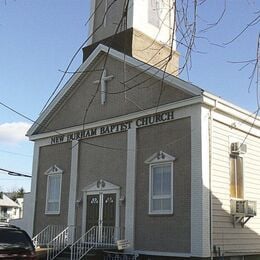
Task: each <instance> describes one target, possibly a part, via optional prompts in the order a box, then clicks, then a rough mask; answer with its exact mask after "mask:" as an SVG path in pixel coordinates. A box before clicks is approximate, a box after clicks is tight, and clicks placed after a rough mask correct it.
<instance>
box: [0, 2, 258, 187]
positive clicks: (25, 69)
mask: <svg viewBox="0 0 260 260" xmlns="http://www.w3.org/2000/svg"><path fill="white" fill-rule="evenodd" d="M90 1H91V0H55V1H54V0H16V1H15V0H0V46H1V48H0V90H1V92H0V102H3V103H5V104H7V105H9V106H11V107H13V108H14V109H16V110H17V111H19V112H20V113H23V114H25V115H27V116H28V117H30V118H32V119H36V118H37V116H38V115H39V113H40V111H41V109H42V107H43V105H44V104H45V102H46V101H47V99H48V97H49V96H50V94H51V93H52V91H53V90H54V89H55V87H56V85H57V83H58V82H59V80H60V78H61V76H62V73H61V72H60V71H59V70H64V69H65V68H66V66H67V65H68V63H69V61H70V59H71V57H72V56H73V54H74V52H75V51H76V50H77V49H78V47H79V46H80V45H81V44H82V43H83V42H84V41H85V40H86V37H87V33H88V27H87V26H86V25H85V24H86V21H87V18H88V15H89V4H90ZM223 7H224V1H223V0H208V1H207V2H206V4H204V5H202V6H200V7H199V10H198V12H199V15H200V18H199V20H198V23H199V27H200V28H204V27H206V26H207V24H209V23H213V22H214V21H216V20H217V19H218V17H219V16H220V14H221V12H222V10H223ZM259 9H260V1H256V0H255V1H254V0H229V1H227V6H226V13H225V16H224V19H223V20H222V21H221V22H220V23H219V24H218V26H216V27H214V28H213V29H211V30H210V31H208V32H207V33H200V34H199V36H203V37H207V40H205V39H202V38H199V39H197V42H196V47H197V49H198V50H199V51H200V52H203V53H204V54H198V53H193V56H192V69H191V71H189V78H188V77H187V74H186V73H184V74H183V75H181V77H182V78H184V79H186V80H189V81H191V82H193V83H194V84H196V85H198V86H199V87H201V88H204V89H206V90H208V91H210V92H212V93H214V94H216V95H218V96H221V97H222V98H224V99H226V100H228V101H230V102H232V103H234V104H236V105H239V106H241V107H243V108H246V109H248V110H249V111H255V110H256V98H255V89H254V88H255V85H253V86H252V89H251V92H250V93H248V85H249V79H248V77H249V76H250V73H251V70H252V67H250V66H248V67H246V69H244V70H242V71H239V68H240V67H241V65H237V64H231V63H228V61H243V60H248V59H252V58H255V55H256V42H257V35H258V33H259V24H258V25H256V26H254V27H250V28H249V29H248V30H247V31H246V32H245V33H244V34H243V35H242V36H241V37H240V38H239V39H238V40H237V41H235V42H234V43H233V44H230V45H228V46H226V47H225V48H224V46H225V45H223V43H225V42H227V41H229V40H231V39H232V38H233V37H235V36H236V35H237V34H238V33H239V32H240V30H241V29H242V28H244V26H246V25H247V23H248V22H250V21H251V20H252V19H253V18H255V17H256V14H255V12H256V11H257V10H259ZM209 41H210V42H212V43H214V44H219V45H222V47H217V46H215V45H212V44H210V43H209ZM180 52H182V50H181V49H180ZM81 60H82V54H81V53H80V54H79V55H78V57H77V59H76V60H75V62H74V64H73V66H72V68H71V70H72V71H73V70H75V69H76V68H77V67H78V66H79V65H80V63H81ZM64 83H65V82H64ZM30 123H31V122H29V121H28V120H26V119H24V118H22V117H20V116H18V115H16V114H14V113H13V112H11V111H8V110H7V109H6V108H4V107H2V106H0V168H6V169H10V170H14V171H18V172H21V173H26V174H31V165H32V154H33V144H32V143H31V142H29V141H28V140H27V139H26V138H24V133H25V131H26V129H27V128H28V126H29V124H30ZM21 186H23V187H24V188H25V189H26V190H27V191H28V190H30V180H29V179H26V178H21V177H12V176H8V175H6V174H3V173H1V172H0V190H1V189H2V190H5V191H9V190H13V189H17V188H20V187H21Z"/></svg>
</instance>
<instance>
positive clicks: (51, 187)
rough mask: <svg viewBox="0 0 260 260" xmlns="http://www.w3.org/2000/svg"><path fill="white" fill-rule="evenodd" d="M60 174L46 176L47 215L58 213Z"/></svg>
mask: <svg viewBox="0 0 260 260" xmlns="http://www.w3.org/2000/svg"><path fill="white" fill-rule="evenodd" d="M60 190H61V174H56V175H49V176H48V189H47V192H48V193H47V205H46V206H47V208H46V211H47V213H59V209H60Z"/></svg>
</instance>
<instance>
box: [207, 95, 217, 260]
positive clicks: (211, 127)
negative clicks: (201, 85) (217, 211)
mask: <svg viewBox="0 0 260 260" xmlns="http://www.w3.org/2000/svg"><path fill="white" fill-rule="evenodd" d="M217 102H218V101H217V100H215V105H214V107H211V108H210V114H209V119H210V120H209V228H210V234H209V244H210V259H211V260H213V227H212V226H213V225H212V185H211V177H212V165H213V163H212V144H213V138H212V133H213V115H212V114H213V112H214V111H215V110H216V108H217Z"/></svg>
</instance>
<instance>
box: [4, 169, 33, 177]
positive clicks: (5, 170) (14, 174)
mask: <svg viewBox="0 0 260 260" xmlns="http://www.w3.org/2000/svg"><path fill="white" fill-rule="evenodd" d="M0 171H3V172H6V173H7V174H8V175H11V176H17V177H26V178H32V176H31V175H28V174H23V173H20V172H15V171H11V170H7V169H3V168H0Z"/></svg>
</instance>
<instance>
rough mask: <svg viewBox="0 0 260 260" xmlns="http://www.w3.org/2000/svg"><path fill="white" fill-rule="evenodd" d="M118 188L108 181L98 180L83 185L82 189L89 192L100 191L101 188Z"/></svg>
mask: <svg viewBox="0 0 260 260" xmlns="http://www.w3.org/2000/svg"><path fill="white" fill-rule="evenodd" d="M118 189H120V187H119V186H117V185H115V184H113V183H110V182H108V181H105V180H102V179H100V180H98V181H95V182H93V183H92V184H90V185H88V186H87V187H85V188H84V189H83V190H82V191H86V192H91V191H101V190H118Z"/></svg>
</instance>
